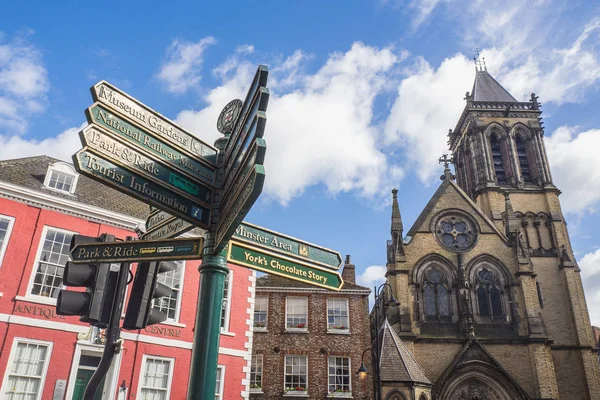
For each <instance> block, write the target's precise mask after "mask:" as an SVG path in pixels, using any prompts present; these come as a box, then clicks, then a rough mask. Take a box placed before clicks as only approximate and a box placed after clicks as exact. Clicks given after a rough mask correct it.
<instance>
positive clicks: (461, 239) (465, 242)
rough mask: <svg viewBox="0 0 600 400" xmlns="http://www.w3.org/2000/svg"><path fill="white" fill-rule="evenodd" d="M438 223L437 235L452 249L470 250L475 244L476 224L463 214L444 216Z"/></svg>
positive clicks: (443, 243)
mask: <svg viewBox="0 0 600 400" xmlns="http://www.w3.org/2000/svg"><path fill="white" fill-rule="evenodd" d="M436 225H437V226H436V237H437V238H438V240H439V241H440V243H441V244H442V245H444V247H446V248H448V249H450V250H453V251H463V250H468V249H470V248H471V247H473V245H474V244H475V240H476V237H477V236H476V233H475V229H474V224H473V222H471V221H470V220H468V219H467V218H465V217H463V216H461V215H445V216H442V217H441V218H439V219H438V223H437V224H436Z"/></svg>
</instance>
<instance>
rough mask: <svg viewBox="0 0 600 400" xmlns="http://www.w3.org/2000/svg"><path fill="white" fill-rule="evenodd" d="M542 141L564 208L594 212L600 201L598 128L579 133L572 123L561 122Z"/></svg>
mask: <svg viewBox="0 0 600 400" xmlns="http://www.w3.org/2000/svg"><path fill="white" fill-rule="evenodd" d="M545 143H546V150H547V153H548V159H549V163H550V167H551V169H552V178H553V180H554V183H555V184H556V186H557V187H558V188H559V189H560V190H562V191H563V193H562V194H561V196H560V200H561V205H562V209H563V211H565V212H570V213H578V214H581V213H584V212H586V211H591V212H593V211H594V210H595V207H596V204H597V203H598V201H600V159H599V158H598V151H597V150H598V149H600V130H598V129H593V130H589V131H585V132H580V133H578V132H577V129H576V128H574V127H567V126H562V127H560V128H558V129H557V130H556V131H554V132H553V133H552V135H551V136H549V137H546V138H545Z"/></svg>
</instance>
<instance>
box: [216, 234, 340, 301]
mask: <svg viewBox="0 0 600 400" xmlns="http://www.w3.org/2000/svg"><path fill="white" fill-rule="evenodd" d="M227 261H229V262H231V263H233V264H236V265H241V266H244V267H247V268H250V269H254V270H256V271H261V272H266V273H268V274H273V275H279V276H282V277H284V278H288V279H292V280H295V281H299V282H304V283H307V284H309V285H313V286H320V287H323V288H326V289H332V290H340V289H341V288H342V285H343V284H344V281H343V280H342V276H341V275H340V274H339V273H338V272H336V271H332V270H326V269H321V268H318V267H315V266H314V265H312V264H310V263H305V262H302V261H300V260H298V259H294V258H288V257H286V256H284V255H281V254H278V253H275V252H270V251H268V250H263V249H259V248H257V247H255V246H254V245H249V244H246V243H242V242H237V241H236V240H235V239H231V240H230V241H229V247H228V249H227Z"/></svg>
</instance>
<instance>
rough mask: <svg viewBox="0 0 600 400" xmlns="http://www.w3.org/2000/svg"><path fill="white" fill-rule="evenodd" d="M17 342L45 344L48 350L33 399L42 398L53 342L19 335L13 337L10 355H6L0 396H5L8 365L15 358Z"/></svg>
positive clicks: (8, 374)
mask: <svg viewBox="0 0 600 400" xmlns="http://www.w3.org/2000/svg"><path fill="white" fill-rule="evenodd" d="M19 343H26V344H36V345H42V346H47V348H48V350H47V353H46V354H47V356H46V361H45V363H44V367H43V368H42V376H41V378H40V386H39V388H40V391H39V393H38V394H37V397H36V399H35V400H40V399H41V398H42V394H43V393H44V385H45V383H46V375H47V372H48V366H49V365H50V358H51V357H52V346H53V345H54V343H53V342H46V341H43V340H34V339H27V338H21V337H15V338H14V339H13V344H12V347H11V349H10V356H9V357H8V364H6V372H5V373H4V378H3V379H2V389H1V390H0V398H2V399H4V398H6V396H5V395H6V387H7V385H8V377H9V376H10V372H9V371H10V366H11V365H12V363H13V361H14V359H15V353H16V350H17V346H18V344H19Z"/></svg>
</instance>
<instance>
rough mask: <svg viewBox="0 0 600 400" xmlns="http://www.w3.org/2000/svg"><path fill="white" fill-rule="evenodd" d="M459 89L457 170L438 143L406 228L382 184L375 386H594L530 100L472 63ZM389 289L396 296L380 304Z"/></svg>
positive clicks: (401, 393)
mask: <svg viewBox="0 0 600 400" xmlns="http://www.w3.org/2000/svg"><path fill="white" fill-rule="evenodd" d="M465 99H466V106H465V108H464V111H463V113H462V115H461V116H460V119H459V120H458V123H457V124H456V127H455V129H454V130H450V132H449V133H448V139H449V141H448V144H449V147H450V151H451V152H452V154H453V157H452V160H451V162H453V163H454V169H455V175H453V174H452V173H451V171H450V168H449V165H448V164H449V162H450V160H449V159H448V158H447V157H443V158H442V159H441V160H440V161H441V162H444V164H445V170H444V174H443V175H442V176H441V180H442V183H441V185H440V186H439V188H438V189H437V191H436V192H435V194H434V195H433V197H432V198H431V200H430V201H429V203H427V205H426V206H425V208H424V209H423V211H422V212H421V214H420V215H419V217H418V218H417V220H416V221H415V223H414V224H413V226H412V227H410V229H408V231H405V230H404V226H403V223H402V218H401V214H400V209H399V206H398V198H397V197H398V193H397V191H396V190H394V191H393V192H392V193H393V204H392V224H391V225H392V226H391V236H392V237H391V240H390V241H388V255H387V256H388V257H387V273H386V278H387V283H388V284H389V285H390V287H391V293H387V292H386V291H384V294H387V295H388V296H379V300H380V304H376V307H375V308H374V310H377V309H380V307H381V306H384V308H383V309H384V310H385V311H383V314H382V315H386V317H387V318H378V319H377V318H376V320H379V321H381V320H383V322H379V324H378V325H379V326H377V327H376V329H377V332H378V335H377V341H378V345H379V346H380V349H381V353H382V355H381V358H380V360H381V361H380V370H381V380H382V394H383V395H382V399H389V400H516V399H523V400H525V399H527V400H533V399H539V400H542V399H544V400H550V399H562V400H580V399H581V400H584V399H586V400H591V399H593V400H600V369H599V365H598V362H597V356H596V346H595V341H594V336H593V334H592V327H591V326H590V319H589V315H588V311H587V306H586V302H585V298H584V294H583V287H582V284H581V277H580V269H579V268H578V266H577V262H576V261H575V258H574V257H573V252H572V249H571V244H570V241H569V234H568V231H567V224H566V221H565V219H564V216H563V214H562V211H561V207H560V201H559V195H560V190H559V189H558V188H557V187H556V186H555V185H554V183H553V181H552V176H551V173H550V166H549V163H548V158H547V156H546V149H545V147H544V140H543V136H544V129H543V127H542V124H543V123H542V120H541V110H540V103H538V100H537V97H536V96H535V95H534V94H532V95H531V100H530V101H528V102H519V101H517V100H516V99H515V98H514V97H513V96H512V95H511V94H510V93H508V91H506V90H505V89H504V88H503V87H502V86H501V85H500V84H499V83H498V82H497V81H496V80H495V79H494V78H493V77H492V76H491V75H490V74H489V73H488V72H487V69H486V68H484V67H482V66H477V67H476V76H475V83H474V85H473V90H472V92H471V93H468V92H467V94H466V97H465ZM385 288H387V286H385V287H384V289H385ZM388 292H389V290H388ZM391 294H393V295H394V297H395V299H397V301H398V302H399V305H396V304H394V303H392V302H386V303H388V304H381V303H383V302H384V301H386V300H389V299H390V298H391V296H390V295H391ZM390 303H391V304H390ZM374 312H375V311H374ZM372 319H373V318H372Z"/></svg>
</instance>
